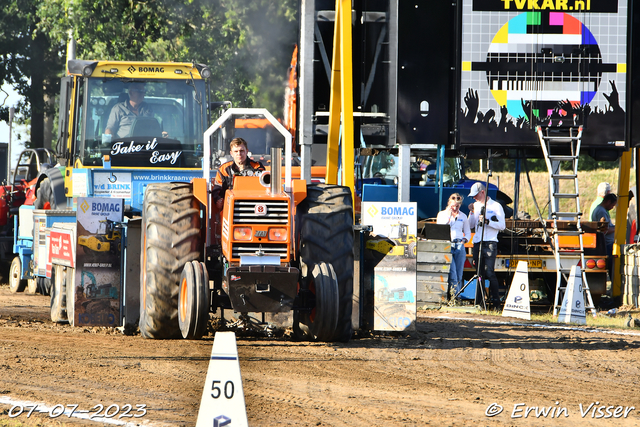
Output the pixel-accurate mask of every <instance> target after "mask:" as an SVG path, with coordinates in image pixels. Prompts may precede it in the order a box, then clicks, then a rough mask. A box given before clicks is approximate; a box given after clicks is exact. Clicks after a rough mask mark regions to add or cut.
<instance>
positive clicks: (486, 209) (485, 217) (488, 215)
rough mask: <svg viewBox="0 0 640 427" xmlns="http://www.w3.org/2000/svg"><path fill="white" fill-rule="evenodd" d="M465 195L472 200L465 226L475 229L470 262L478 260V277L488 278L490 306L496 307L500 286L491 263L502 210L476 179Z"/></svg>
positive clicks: (502, 225)
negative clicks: (467, 223)
mask: <svg viewBox="0 0 640 427" xmlns="http://www.w3.org/2000/svg"><path fill="white" fill-rule="evenodd" d="M469 197H473V198H474V199H475V203H472V204H470V205H469V226H470V227H471V228H474V227H475V229H476V232H475V234H474V236H473V264H474V266H476V267H477V266H478V262H481V265H480V269H479V271H480V276H481V277H482V278H483V279H487V280H489V290H490V298H491V306H492V307H493V308H499V307H500V288H499V285H498V278H497V277H496V273H495V264H496V256H497V255H498V232H500V231H502V230H504V229H505V222H504V209H502V205H500V203H498V202H496V201H495V200H493V199H492V198H491V197H489V196H487V192H486V189H485V187H484V185H483V184H481V183H479V182H476V183H475V184H473V186H472V187H471V191H469ZM480 246H482V256H481V257H480ZM479 258H480V259H479Z"/></svg>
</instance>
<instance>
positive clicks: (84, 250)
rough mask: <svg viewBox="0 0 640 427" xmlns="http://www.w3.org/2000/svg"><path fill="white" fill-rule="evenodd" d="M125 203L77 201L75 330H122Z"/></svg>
mask: <svg viewBox="0 0 640 427" xmlns="http://www.w3.org/2000/svg"><path fill="white" fill-rule="evenodd" d="M123 207H124V206H123V200H122V199H112V198H84V197H81V198H79V199H78V212H77V219H78V239H77V245H76V251H77V262H76V277H75V287H74V292H73V293H74V296H73V298H72V301H73V316H70V320H71V319H73V320H72V322H73V325H74V326H78V325H83V326H120V325H119V324H118V323H119V320H118V319H120V292H121V289H120V274H121V269H120V258H121V249H122V231H121V230H120V229H119V228H117V227H116V225H117V223H119V222H122V219H123Z"/></svg>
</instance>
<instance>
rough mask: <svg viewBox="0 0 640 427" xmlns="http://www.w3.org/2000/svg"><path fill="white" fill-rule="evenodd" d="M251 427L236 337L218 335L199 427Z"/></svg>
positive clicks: (197, 425)
mask: <svg viewBox="0 0 640 427" xmlns="http://www.w3.org/2000/svg"><path fill="white" fill-rule="evenodd" d="M248 425H249V423H248V421H247V408H246V406H245V403H244V391H243V390H242V376H241V375H240V361H239V359H238V347H237V346H236V334H235V333H233V332H216V335H215V338H214V340H213V349H212V350H211V360H210V361H209V369H208V370H207V379H206V381H205V384H204V390H203V391H202V399H201V400H200V410H199V411H198V421H197V423H196V427H205V426H206V427H211V426H213V427H223V426H229V427H236V426H239V427H244V426H248Z"/></svg>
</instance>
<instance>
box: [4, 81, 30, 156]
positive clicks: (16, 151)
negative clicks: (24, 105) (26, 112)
mask: <svg viewBox="0 0 640 427" xmlns="http://www.w3.org/2000/svg"><path fill="white" fill-rule="evenodd" d="M2 90H4V91H5V92H7V93H8V94H9V97H8V98H7V99H6V100H4V94H3V93H2V92H0V103H1V102H2V101H3V100H4V105H5V106H7V107H14V106H16V105H17V104H18V101H19V100H20V96H19V95H18V94H17V93H16V92H15V91H14V90H13V89H12V88H11V86H10V85H4V86H2ZM16 130H19V131H21V132H22V134H23V136H24V134H25V129H24V126H22V127H21V126H17V125H16V124H15V122H14V125H13V138H12V139H11V167H12V168H13V167H14V166H15V165H16V163H17V162H18V156H19V155H20V152H21V151H22V150H23V149H24V145H23V144H22V143H20V142H18V141H17V137H16V133H17V132H16ZM0 142H9V123H7V122H6V121H4V120H3V121H0Z"/></svg>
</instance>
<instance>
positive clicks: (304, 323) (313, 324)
mask: <svg viewBox="0 0 640 427" xmlns="http://www.w3.org/2000/svg"><path fill="white" fill-rule="evenodd" d="M306 279H307V288H308V290H309V292H310V293H311V294H312V295H314V297H315V298H314V299H315V307H313V309H312V310H311V311H310V312H300V313H298V315H297V319H299V324H298V325H297V326H298V327H297V328H294V331H295V332H296V335H297V338H299V339H310V340H312V341H333V338H334V335H335V332H336V327H337V326H338V320H339V309H340V296H339V290H338V277H337V276H336V273H335V271H334V270H333V267H332V266H331V264H327V263H324V262H323V263H320V264H316V265H314V266H313V268H312V270H311V272H310V274H309V277H307V278H306Z"/></svg>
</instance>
